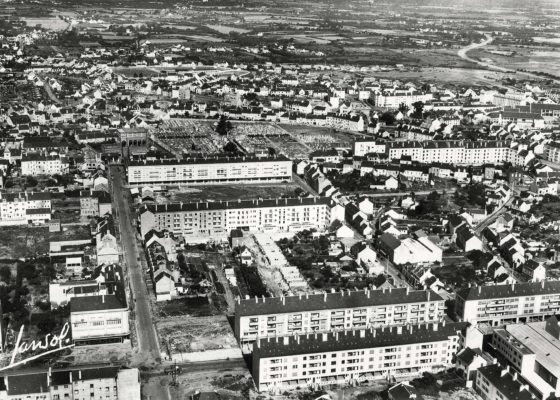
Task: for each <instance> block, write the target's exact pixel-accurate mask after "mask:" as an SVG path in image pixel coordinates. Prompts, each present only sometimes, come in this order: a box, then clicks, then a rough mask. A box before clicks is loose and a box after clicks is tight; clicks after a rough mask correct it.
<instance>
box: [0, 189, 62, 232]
mask: <svg viewBox="0 0 560 400" xmlns="http://www.w3.org/2000/svg"><path fill="white" fill-rule="evenodd" d="M50 219H51V194H50V193H45V192H20V193H0V225H25V224H28V223H29V222H36V223H38V222H46V221H48V220H50Z"/></svg>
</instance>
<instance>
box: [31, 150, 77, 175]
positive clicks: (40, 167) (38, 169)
mask: <svg viewBox="0 0 560 400" xmlns="http://www.w3.org/2000/svg"><path fill="white" fill-rule="evenodd" d="M67 172H68V162H66V160H64V159H63V158H62V157H60V156H43V155H38V154H27V155H24V156H22V157H21V174H22V175H24V176H25V175H31V176H38V175H62V174H65V173H67Z"/></svg>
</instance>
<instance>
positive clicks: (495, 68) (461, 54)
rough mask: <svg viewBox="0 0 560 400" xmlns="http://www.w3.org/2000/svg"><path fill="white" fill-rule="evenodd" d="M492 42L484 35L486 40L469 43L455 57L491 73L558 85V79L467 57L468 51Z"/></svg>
mask: <svg viewBox="0 0 560 400" xmlns="http://www.w3.org/2000/svg"><path fill="white" fill-rule="evenodd" d="M493 41H494V38H493V37H492V36H490V35H486V40H483V41H482V42H480V43H471V44H469V45H468V46H467V47H463V48H462V49H460V50H459V51H457V55H458V56H459V57H461V58H462V59H463V60H465V61H469V62H472V63H475V64H478V65H479V66H481V67H484V68H487V69H489V70H492V71H498V72H505V73H512V74H518V75H525V76H528V77H531V78H536V79H544V80H552V81H553V82H554V83H560V80H558V79H553V78H549V77H547V76H540V75H537V74H534V73H531V72H525V71H517V70H515V69H511V68H506V67H500V66H499V65H496V64H494V63H489V62H485V61H479V60H475V59H474V58H471V57H469V56H468V54H467V53H468V52H469V51H471V50H474V49H478V48H480V47H484V46H488V45H489V44H490V43H492V42H493Z"/></svg>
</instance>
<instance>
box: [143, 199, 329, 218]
mask: <svg viewBox="0 0 560 400" xmlns="http://www.w3.org/2000/svg"><path fill="white" fill-rule="evenodd" d="M329 202H330V199H329V198H328V197H298V198H291V199H257V200H238V201H213V202H210V201H208V202H196V203H169V204H146V205H143V206H142V207H141V209H140V214H142V213H144V212H146V211H150V212H152V213H156V214H157V213H165V212H186V211H207V210H210V211H211V210H229V209H232V210H233V209H243V208H271V207H293V206H313V205H321V204H323V205H328V204H329Z"/></svg>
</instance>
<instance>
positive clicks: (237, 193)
mask: <svg viewBox="0 0 560 400" xmlns="http://www.w3.org/2000/svg"><path fill="white" fill-rule="evenodd" d="M298 188H299V186H298V185H297V184H295V183H285V184H262V185H235V186H197V187H191V188H189V189H188V191H183V192H178V191H177V192H173V193H172V194H171V196H170V197H169V201H170V202H177V201H184V202H189V201H212V200H214V201H219V200H231V199H241V200H245V199H256V198H263V199H268V198H275V197H280V196H284V195H288V196H292V195H295V194H294V192H295V190H296V189H298Z"/></svg>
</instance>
